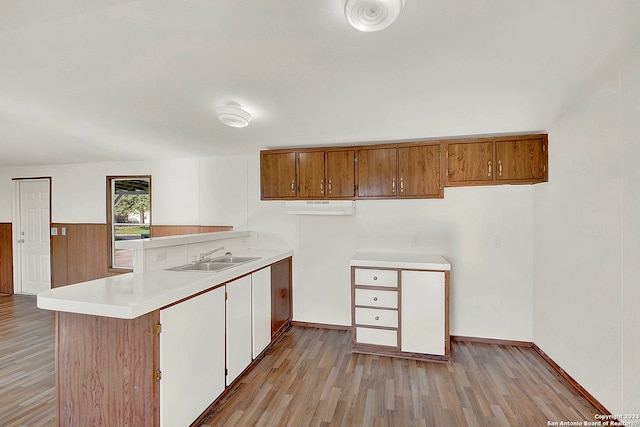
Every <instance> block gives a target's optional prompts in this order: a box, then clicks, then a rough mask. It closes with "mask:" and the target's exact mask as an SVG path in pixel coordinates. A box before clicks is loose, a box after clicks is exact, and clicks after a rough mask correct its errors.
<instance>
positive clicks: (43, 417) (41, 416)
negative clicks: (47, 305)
mask: <svg viewBox="0 0 640 427" xmlns="http://www.w3.org/2000/svg"><path fill="white" fill-rule="evenodd" d="M54 320H55V314H54V313H53V312H52V311H48V310H40V309H38V308H37V307H36V297H35V296H26V295H15V296H9V297H7V296H0V426H3V427H14V426H29V427H37V426H55V422H56V389H55V341H54V338H55V325H54Z"/></svg>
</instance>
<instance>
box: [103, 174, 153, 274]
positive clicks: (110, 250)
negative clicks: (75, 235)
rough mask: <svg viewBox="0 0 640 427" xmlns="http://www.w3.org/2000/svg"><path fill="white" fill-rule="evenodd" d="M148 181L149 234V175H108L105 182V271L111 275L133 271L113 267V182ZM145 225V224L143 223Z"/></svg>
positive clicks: (150, 181) (150, 222) (150, 211)
mask: <svg viewBox="0 0 640 427" xmlns="http://www.w3.org/2000/svg"><path fill="white" fill-rule="evenodd" d="M128 179H129V180H140V179H148V180H149V222H148V224H149V233H151V225H152V214H151V213H152V207H153V204H152V203H153V202H152V197H151V194H152V187H151V183H152V180H151V175H108V176H107V177H106V181H107V189H106V193H107V203H106V208H107V209H106V216H107V270H108V271H109V272H111V273H128V272H131V271H133V269H132V268H126V267H116V266H114V257H115V247H114V246H115V244H114V243H115V236H114V216H115V215H114V212H113V191H114V188H113V185H112V184H113V182H114V180H128ZM145 224H147V223H145Z"/></svg>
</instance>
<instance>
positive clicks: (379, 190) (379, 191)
mask: <svg viewBox="0 0 640 427" xmlns="http://www.w3.org/2000/svg"><path fill="white" fill-rule="evenodd" d="M397 169H398V162H397V150H396V149H395V148H374V149H363V150H358V196H359V197H394V196H396V194H397V187H398V183H397V182H396V177H397V174H398V170H397Z"/></svg>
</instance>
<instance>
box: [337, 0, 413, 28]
mask: <svg viewBox="0 0 640 427" xmlns="http://www.w3.org/2000/svg"><path fill="white" fill-rule="evenodd" d="M403 5H404V0H346V3H345V5H344V14H345V16H346V17H347V21H349V24H351V26H352V27H353V28H355V29H356V30H358V31H363V32H366V33H370V32H374V31H380V30H384V29H385V28H387V27H388V26H389V25H391V24H393V22H394V21H395V20H396V19H397V18H398V16H400V12H401V11H402V6H403Z"/></svg>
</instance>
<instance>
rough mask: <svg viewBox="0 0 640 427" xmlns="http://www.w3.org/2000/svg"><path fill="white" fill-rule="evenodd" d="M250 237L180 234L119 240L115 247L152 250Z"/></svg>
mask: <svg viewBox="0 0 640 427" xmlns="http://www.w3.org/2000/svg"><path fill="white" fill-rule="evenodd" d="M249 236H251V232H250V231H215V232H211V233H197V234H180V235H177V236H162V237H152V238H148V239H134V240H118V241H117V242H116V243H115V245H116V248H118V249H152V248H164V247H167V246H173V245H186V244H190V243H202V242H212V241H215V240H224V239H232V238H237V237H249Z"/></svg>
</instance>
